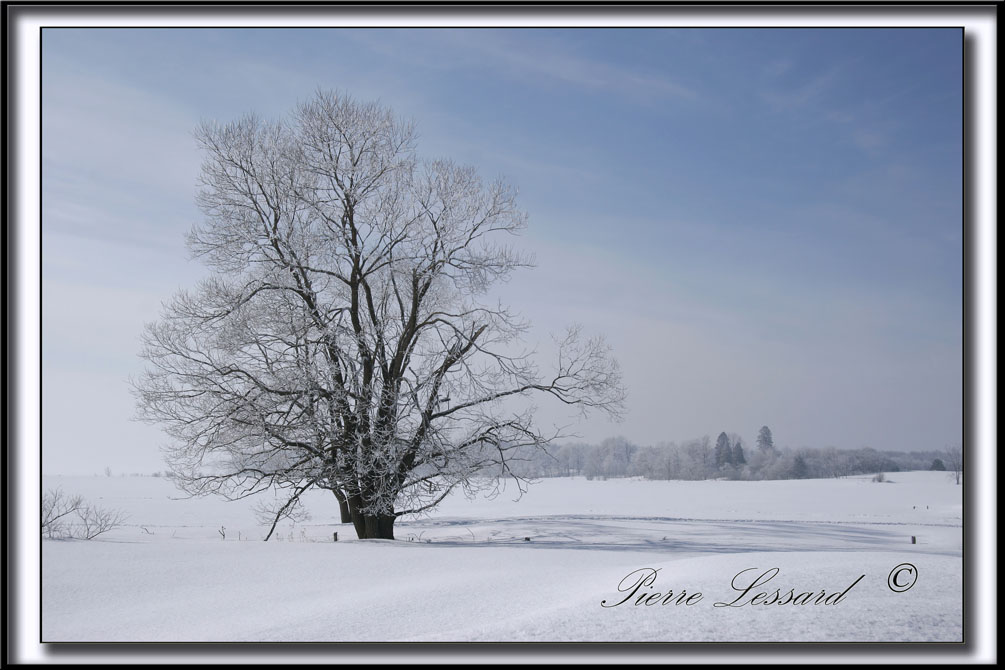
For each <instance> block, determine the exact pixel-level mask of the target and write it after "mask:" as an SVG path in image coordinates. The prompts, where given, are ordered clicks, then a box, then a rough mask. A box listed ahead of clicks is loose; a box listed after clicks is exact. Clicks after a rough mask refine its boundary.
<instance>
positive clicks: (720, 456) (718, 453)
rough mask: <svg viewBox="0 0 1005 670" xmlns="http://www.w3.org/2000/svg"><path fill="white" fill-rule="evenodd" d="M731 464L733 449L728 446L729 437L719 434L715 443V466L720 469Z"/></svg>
mask: <svg viewBox="0 0 1005 670" xmlns="http://www.w3.org/2000/svg"><path fill="white" fill-rule="evenodd" d="M732 462H733V448H732V446H730V444H729V437H728V436H727V435H726V433H719V438H718V439H717V440H716V441H715V466H716V467H718V468H721V467H722V466H723V465H727V464H731V463H732Z"/></svg>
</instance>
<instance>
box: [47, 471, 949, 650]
mask: <svg viewBox="0 0 1005 670" xmlns="http://www.w3.org/2000/svg"><path fill="white" fill-rule="evenodd" d="M888 479H889V480H892V481H890V482H886V483H876V482H873V481H871V477H860V478H846V479H831V480H799V481H772V482H727V481H706V482H650V481H634V480H609V481H587V480H585V479H581V478H575V479H548V480H542V481H540V482H538V483H536V484H534V485H532V486H531V488H530V490H529V492H528V493H527V494H525V495H524V496H523V497H522V498H521V499H520V500H519V501H515V500H514V498H515V497H516V496H515V491H513V490H512V489H511V490H508V491H504V492H503V493H502V494H501V495H499V496H498V497H496V498H495V499H492V500H489V499H484V498H478V499H474V500H467V499H465V498H464V497H463V496H457V497H454V498H451V499H448V500H447V501H445V502H444V504H443V505H441V507H440V508H439V509H438V510H437V511H436V512H435V513H434V514H433V515H432V516H430V517H428V518H423V519H416V520H400V521H399V522H398V524H397V525H396V529H395V536H396V537H397V538H398V540H395V541H385V540H367V541H359V540H356V539H355V533H354V532H353V530H352V526H351V525H348V524H346V525H342V524H339V523H338V506H337V504H336V502H335V500H334V498H332V497H331V495H330V494H324V493H322V492H318V493H316V494H315V495H313V496H312V497H310V498H309V499H308V508H309V509H310V511H311V519H309V520H307V521H305V522H303V523H300V524H296V525H293V524H290V523H288V522H287V523H284V524H282V525H281V526H280V527H279V530H278V531H277V535H276V536H275V537H274V538H273V540H272V541H270V542H261V541H260V540H261V538H262V537H264V534H265V529H264V528H263V527H262V526H259V525H257V523H256V521H255V518H254V515H253V513H252V511H251V507H252V504H253V501H241V502H233V503H231V502H226V501H222V500H220V499H217V498H202V499H179V498H180V495H181V494H179V493H178V492H177V491H176V490H175V489H174V487H173V485H172V484H171V482H170V480H167V479H163V478H156V477H104V476H101V477H57V476H51V477H50V476H46V477H43V488H44V489H54V488H57V487H58V488H62V489H63V490H64V491H65V492H67V493H74V494H81V495H83V496H84V497H85V498H86V499H87V500H88V501H89V502H92V503H96V504H98V505H99V506H103V507H106V508H115V509H120V510H123V511H124V512H125V513H126V514H128V515H129V518H128V520H127V521H126V525H125V526H123V527H121V528H118V529H116V530H114V531H112V532H109V533H108V534H106V535H103V536H101V537H100V538H98V539H96V540H92V541H56V540H46V541H43V542H42V639H43V641H44V642H62V641H507V642H508V641H618V642H621V641H889V642H899V641H948V642H958V641H961V640H962V635H963V633H962V621H963V588H962V572H963V560H962V516H963V515H962V487H960V486H956V485H955V484H954V483H952V482H951V481H950V480H949V479H948V478H947V477H946V474H945V473H938V472H906V473H893V474H890V475H888ZM221 529H225V530H224V533H221V532H220V531H221ZM335 531H338V534H339V535H338V542H334V541H333V539H332V533H333V532H335ZM224 535H225V537H224ZM912 536H914V537H915V538H916V539H917V543H916V544H912V542H911V538H912ZM525 538H527V539H525ZM903 564H910V567H904V568H901V569H899V570H895V568H897V567H898V566H901V565H903ZM775 569H777V570H775ZM653 571H655V572H653ZM772 575H773V576H772ZM860 577H861V579H860ZM646 578H648V579H646ZM856 580H857V581H856ZM915 580H916V581H915ZM755 581H756V582H758V583H757V584H756V585H754V586H753V588H751V589H750V590H748V591H746V592H744V590H745V589H747V587H748V586H751V584H752V583H754V582H755ZM912 582H913V583H914V584H913V587H911V588H906V589H905V587H906V586H907V585H908V584H910V583H912ZM636 586H637V587H638V588H637V589H636V588H635V587H636ZM849 587H850V588H849ZM619 589H620V590H619ZM633 591H636V592H635V593H634V594H632V592H633ZM671 591H672V594H673V595H672V598H669V599H668V598H667V597H666V596H667V594H668V592H671ZM762 592H763V593H766V594H767V595H766V596H762V597H759V598H758V597H756V596H757V594H758V593H762ZM652 593H660V594H661V596H660V597H659V598H650V597H649V596H646V597H645V598H643V597H642V596H643V594H652ZM697 593H700V594H701V596H700V598H699V597H698V596H696V595H695V594H697ZM805 593H809V594H811V595H810V596H802V597H801V596H800V594H805ZM842 593H843V594H844V595H843V596H841V594H842ZM681 595H685V596H686V597H685V598H681V597H680V596H681ZM629 596H630V597H629ZM687 597H690V598H691V599H690V601H688V599H687ZM626 598H628V600H627V601H625V602H623V603H622V604H617V603H621V602H622V601H623V600H625V599H626ZM667 600H669V601H670V602H669V603H667V604H664V603H665V602H666V601H667ZM792 600H796V601H797V602H806V603H807V604H793V603H792V602H791V601H792ZM640 601H641V604H637V603H639V602H640ZM682 601H683V602H682ZM835 601H837V602H835ZM678 602H682V604H677V603H678ZM686 602H690V604H683V603H686ZM780 602H781V603H785V602H787V603H788V604H780ZM825 602H826V603H830V604H825ZM602 603H604V604H602ZM646 603H649V604H646ZM814 603H819V604H814ZM605 605H606V606H605Z"/></svg>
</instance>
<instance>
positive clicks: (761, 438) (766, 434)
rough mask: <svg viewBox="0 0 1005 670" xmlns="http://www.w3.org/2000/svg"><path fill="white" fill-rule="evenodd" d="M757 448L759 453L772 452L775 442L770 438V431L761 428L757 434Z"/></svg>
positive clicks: (766, 428) (764, 427)
mask: <svg viewBox="0 0 1005 670" xmlns="http://www.w3.org/2000/svg"><path fill="white" fill-rule="evenodd" d="M757 448H758V449H760V450H761V451H774V449H775V442H774V440H773V439H772V437H771V429H770V428H768V427H767V426H761V431H760V432H759V433H758V434H757Z"/></svg>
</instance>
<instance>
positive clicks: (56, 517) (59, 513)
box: [42, 489, 126, 540]
mask: <svg viewBox="0 0 1005 670" xmlns="http://www.w3.org/2000/svg"><path fill="white" fill-rule="evenodd" d="M125 520H126V516H125V514H123V513H122V512H121V511H118V510H107V509H103V508H101V507H97V506H95V505H90V504H88V503H86V502H85V501H84V498H83V497H81V496H79V495H73V496H71V495H67V494H65V493H63V490H62V489H55V490H49V491H46V492H45V493H44V494H43V495H42V536H43V537H45V538H48V539H51V540H63V539H77V540H93V539H94V538H96V537H98V536H99V535H101V534H103V533H107V532H108V531H110V530H112V529H114V528H118V527H119V526H121V525H122V524H123V522H125Z"/></svg>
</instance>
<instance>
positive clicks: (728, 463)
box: [509, 434, 944, 481]
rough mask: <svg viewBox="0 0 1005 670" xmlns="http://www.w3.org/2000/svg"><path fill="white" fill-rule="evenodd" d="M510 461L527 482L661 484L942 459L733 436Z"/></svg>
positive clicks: (582, 447) (570, 450) (607, 445)
mask: <svg viewBox="0 0 1005 670" xmlns="http://www.w3.org/2000/svg"><path fill="white" fill-rule="evenodd" d="M515 456H516V457H515V458H510V459H509V465H510V467H511V468H512V469H513V471H514V472H516V473H517V474H519V475H522V476H525V477H532V478H541V477H573V476H583V477H586V478H587V479H607V478H617V477H643V478H645V479H663V480H692V481H693V480H702V479H718V478H726V479H734V480H751V481H753V480H763V479H818V478H828V477H846V476H849V475H865V474H874V473H880V472H884V473H886V472H900V471H904V470H930V469H932V465H933V463H934V462H935V460H936V459H939V458H942V457H944V454H941V453H939V452H934V451H912V452H909V453H905V452H891V451H877V450H875V449H872V448H862V449H837V448H835V447H823V448H808V447H804V448H799V449H788V448H782V449H778V448H776V447H774V446H768V445H763V444H762V445H761V446H755V447H752V448H748V447H745V446H744V445H743V444H742V442H741V441H740V439H739V438H738V437H737V436H736V435H735V434H733V435H729V436H727V435H725V434H721V435H720V436H719V438H718V439H717V440H716V441H715V442H713V441H712V439H711V438H710V437H707V436H706V437H702V438H698V439H694V440H688V441H685V442H681V443H679V444H678V443H676V442H664V443H660V444H657V445H656V446H639V445H636V444H632V443H631V442H629V441H628V440H626V439H624V438H621V437H614V438H608V439H606V440H604V441H603V442H601V443H600V444H584V443H576V444H564V445H561V446H557V447H553V448H551V449H549V452H548V453H544V452H542V451H540V450H536V449H534V450H530V449H528V450H526V451H524V452H521V453H519V454H517V455H515Z"/></svg>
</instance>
